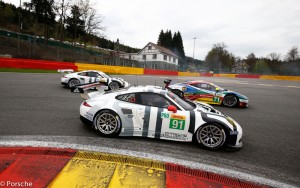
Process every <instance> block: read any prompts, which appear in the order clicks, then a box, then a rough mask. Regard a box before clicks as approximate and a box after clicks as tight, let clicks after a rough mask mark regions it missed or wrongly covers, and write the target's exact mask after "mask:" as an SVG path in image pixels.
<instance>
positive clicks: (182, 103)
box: [167, 91, 196, 110]
mask: <svg viewBox="0 0 300 188" xmlns="http://www.w3.org/2000/svg"><path fill="white" fill-rule="evenodd" d="M167 95H168V96H169V97H170V98H171V99H173V100H174V101H175V102H177V103H178V104H179V105H180V106H181V107H182V108H183V109H185V110H193V109H195V108H196V106H192V105H191V104H190V103H188V102H187V101H185V100H183V99H182V98H180V97H178V96H177V95H176V94H174V93H172V92H170V91H169V92H168V93H167Z"/></svg>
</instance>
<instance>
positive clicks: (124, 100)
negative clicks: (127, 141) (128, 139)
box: [116, 93, 145, 136]
mask: <svg viewBox="0 0 300 188" xmlns="http://www.w3.org/2000/svg"><path fill="white" fill-rule="evenodd" d="M116 99H117V100H120V101H121V102H120V103H118V107H117V108H116V109H119V112H118V114H119V115H120V118H121V120H122V131H121V135H122V136H142V131H143V124H142V123H143V119H144V116H145V113H144V111H145V106H143V105H140V104H138V103H137V97H136V94H135V93H128V94H122V95H119V96H117V97H116Z"/></svg>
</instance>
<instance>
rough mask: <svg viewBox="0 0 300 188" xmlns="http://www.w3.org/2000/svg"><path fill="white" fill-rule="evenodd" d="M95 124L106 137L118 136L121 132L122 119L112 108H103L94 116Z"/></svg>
mask: <svg viewBox="0 0 300 188" xmlns="http://www.w3.org/2000/svg"><path fill="white" fill-rule="evenodd" d="M93 126H94V128H95V129H96V130H98V132H99V133H100V134H101V135H102V136H105V137H116V136H118V135H119V134H120V132H121V127H122V123H121V119H120V117H119V116H118V114H117V113H115V112H113V111H111V110H102V111H100V112H99V113H97V115H96V116H95V118H94V121H93Z"/></svg>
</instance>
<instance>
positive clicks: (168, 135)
mask: <svg viewBox="0 0 300 188" xmlns="http://www.w3.org/2000/svg"><path fill="white" fill-rule="evenodd" d="M161 137H164V138H168V139H174V140H187V139H188V138H187V135H186V134H178V133H170V132H165V133H164V134H161Z"/></svg>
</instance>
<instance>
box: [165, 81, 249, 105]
mask: <svg viewBox="0 0 300 188" xmlns="http://www.w3.org/2000/svg"><path fill="white" fill-rule="evenodd" d="M170 82H171V80H169V81H167V82H165V84H167V85H166V87H168V88H169V89H171V90H172V92H173V93H175V94H177V95H178V96H180V97H184V98H185V99H188V100H192V101H201V102H205V103H209V104H216V105H224V106H227V107H235V106H239V107H248V102H249V99H248V98H247V97H246V96H244V95H242V94H240V93H237V92H234V91H230V90H227V89H224V88H221V87H219V86H217V85H215V84H213V83H210V82H206V81H201V80H199V81H187V82H183V83H176V84H172V85H170Z"/></svg>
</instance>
